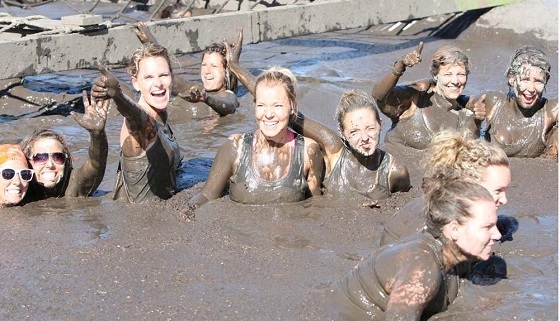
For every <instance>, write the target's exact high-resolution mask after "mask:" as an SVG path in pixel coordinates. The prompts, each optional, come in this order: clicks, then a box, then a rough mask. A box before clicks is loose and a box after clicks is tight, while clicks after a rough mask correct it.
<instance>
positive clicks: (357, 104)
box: [335, 89, 381, 133]
mask: <svg viewBox="0 0 560 321" xmlns="http://www.w3.org/2000/svg"><path fill="white" fill-rule="evenodd" d="M362 108H363V109H369V110H371V111H373V114H374V115H375V120H377V123H378V124H379V125H381V118H379V112H378V110H377V102H375V99H373V97H372V96H370V95H369V94H368V93H366V92H364V91H362V90H357V89H353V90H348V91H345V92H344V93H342V97H340V101H339V103H338V105H337V106H336V110H335V117H336V121H337V123H338V130H339V131H340V132H341V133H342V132H343V131H344V128H342V127H343V126H342V120H343V119H344V116H345V115H346V113H348V112H351V111H354V110H359V109H362ZM379 130H381V127H380V128H379Z"/></svg>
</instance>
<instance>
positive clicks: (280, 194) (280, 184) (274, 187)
mask: <svg viewBox="0 0 560 321" xmlns="http://www.w3.org/2000/svg"><path fill="white" fill-rule="evenodd" d="M295 135H296V136H295V139H294V140H293V141H295V144H293V146H292V148H293V149H292V158H291V160H290V169H289V172H288V173H287V174H286V176H285V177H283V178H282V179H280V180H277V181H273V182H271V181H268V180H263V179H261V178H260V177H259V176H258V174H257V173H256V172H255V169H254V168H253V166H254V165H253V156H252V155H253V138H254V136H253V133H245V134H243V137H242V138H241V140H242V146H241V151H240V153H241V155H240V157H239V165H238V166H239V167H238V169H237V173H236V174H235V175H233V176H232V177H230V180H229V196H230V198H231V199H232V200H233V201H235V202H239V203H245V204H270V203H292V202H298V201H302V200H304V199H306V198H307V197H309V196H311V191H310V190H309V187H308V186H307V180H306V179H305V175H304V160H305V155H304V153H305V143H304V140H303V136H301V135H298V134H295Z"/></svg>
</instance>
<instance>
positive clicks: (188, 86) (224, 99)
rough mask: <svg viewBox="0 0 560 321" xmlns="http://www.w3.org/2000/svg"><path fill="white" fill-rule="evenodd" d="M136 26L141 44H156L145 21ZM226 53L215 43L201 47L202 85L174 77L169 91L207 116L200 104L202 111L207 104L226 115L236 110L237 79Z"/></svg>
mask: <svg viewBox="0 0 560 321" xmlns="http://www.w3.org/2000/svg"><path fill="white" fill-rule="evenodd" d="M136 27H137V29H136V34H137V36H138V39H140V41H141V42H142V43H154V44H157V43H158V42H157V40H156V38H155V37H154V36H153V35H152V33H151V32H150V30H149V29H148V27H146V25H145V24H143V23H141V22H140V23H138V24H137V25H136ZM240 37H241V36H240ZM236 53H237V54H238V55H240V54H241V50H237V51H236ZM225 55H226V49H225V48H224V45H223V44H218V43H214V44H212V45H211V46H209V47H207V48H206V49H205V50H204V52H203V54H202V62H201V65H200V78H201V79H202V84H200V83H196V82H191V81H187V80H185V79H183V78H181V77H173V86H172V94H173V95H174V96H178V97H181V98H183V99H185V100H187V101H189V102H191V103H195V105H192V106H191V107H190V108H191V109H192V112H193V114H195V115H197V116H201V115H206V116H208V115H210V114H208V112H205V111H204V110H201V109H200V107H204V109H205V110H208V108H207V107H210V108H211V109H213V110H214V111H215V112H216V113H218V115H220V116H226V115H229V114H233V113H235V110H236V109H237V107H239V102H238V101H237V96H236V92H237V79H236V78H235V76H234V75H233V74H232V73H231V72H230V70H229V67H228V65H227V62H226V56H225ZM197 103H200V104H197ZM205 106H206V107H205Z"/></svg>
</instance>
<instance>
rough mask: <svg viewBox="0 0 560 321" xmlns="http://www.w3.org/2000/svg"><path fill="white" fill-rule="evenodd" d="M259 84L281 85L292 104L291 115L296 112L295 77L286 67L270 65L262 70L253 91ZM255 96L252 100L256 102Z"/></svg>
mask: <svg viewBox="0 0 560 321" xmlns="http://www.w3.org/2000/svg"><path fill="white" fill-rule="evenodd" d="M260 84H267V85H281V86H282V87H284V89H285V90H286V94H287V95H288V99H289V100H290V103H291V104H292V111H293V115H294V116H295V115H296V114H297V113H298V102H297V79H296V76H294V74H293V73H292V72H291V71H290V70H289V69H287V68H283V67H271V68H269V69H267V70H265V71H263V72H262V73H261V74H260V75H259V76H258V77H257V80H256V81H255V93H256V91H257V88H258V87H259V85H260ZM256 99H257V97H254V102H256Z"/></svg>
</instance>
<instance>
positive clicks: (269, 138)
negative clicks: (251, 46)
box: [189, 68, 323, 207]
mask: <svg viewBox="0 0 560 321" xmlns="http://www.w3.org/2000/svg"><path fill="white" fill-rule="evenodd" d="M296 85H297V84H296V79H295V77H294V75H293V74H292V73H291V72H290V71H289V70H287V69H284V68H271V69H269V70H266V71H264V72H263V73H262V74H261V75H260V76H259V77H258V78H257V81H256V84H255V118H256V120H257V126H258V128H257V130H256V131H255V132H253V133H247V134H236V135H232V136H230V138H229V140H228V141H227V142H226V143H225V144H224V145H223V146H222V147H221V148H220V150H219V151H218V153H217V155H216V158H215V159H214V163H213V164H212V168H211V169H210V175H209V176H208V179H207V181H206V184H205V185H204V187H203V189H202V191H201V192H200V193H199V194H197V195H195V196H194V197H193V198H192V199H191V200H190V201H189V204H190V205H191V206H195V207H196V206H198V205H201V204H203V203H205V202H207V201H208V200H212V199H216V198H218V197H220V196H221V195H222V193H223V192H224V190H225V189H226V187H227V186H228V182H229V195H230V198H231V199H232V200H233V201H236V202H240V203H247V204H270V203H289V202H297V201H301V200H304V199H305V198H307V197H309V196H311V195H319V194H320V188H319V187H320V182H321V173H322V168H323V160H322V155H321V151H320V149H319V145H317V143H316V142H315V141H314V140H312V139H309V138H305V137H303V136H301V135H298V134H296V133H294V132H292V131H291V130H290V129H289V128H288V124H289V122H290V119H291V118H293V117H295V115H296V113H297V99H296Z"/></svg>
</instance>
